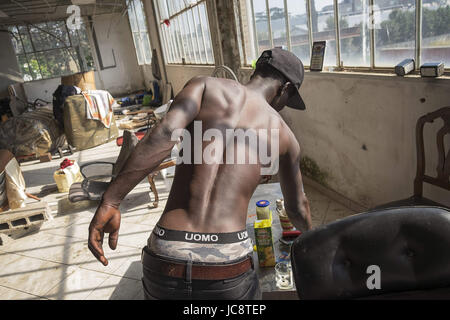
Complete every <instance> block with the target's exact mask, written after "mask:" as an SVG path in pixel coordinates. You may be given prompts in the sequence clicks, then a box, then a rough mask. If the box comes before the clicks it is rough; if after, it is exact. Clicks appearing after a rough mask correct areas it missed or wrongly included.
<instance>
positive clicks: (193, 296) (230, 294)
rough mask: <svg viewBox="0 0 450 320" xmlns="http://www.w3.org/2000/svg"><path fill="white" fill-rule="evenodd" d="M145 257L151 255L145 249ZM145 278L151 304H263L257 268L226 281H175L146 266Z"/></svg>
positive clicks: (144, 283) (143, 281) (144, 268)
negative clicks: (207, 302) (253, 302)
mask: <svg viewBox="0 0 450 320" xmlns="http://www.w3.org/2000/svg"><path fill="white" fill-rule="evenodd" d="M142 254H143V255H148V253H147V252H146V251H145V249H144V250H143V253H142ZM159 259H161V258H159ZM162 259H163V260H164V259H166V258H162ZM167 260H168V261H170V260H169V259H167ZM143 261H145V260H144V259H143ZM186 267H188V263H187V262H186ZM143 274H144V276H143V278H142V284H143V286H144V293H145V298H146V299H147V300H169V299H170V300H171V299H173V300H261V289H260V287H259V281H258V276H257V274H256V272H255V270H254V268H252V269H250V270H248V271H247V272H245V273H243V274H241V275H239V276H237V277H235V278H231V279H225V280H196V279H182V278H174V277H169V276H166V275H162V274H160V273H156V272H154V271H152V270H150V268H148V267H146V266H145V264H143Z"/></svg>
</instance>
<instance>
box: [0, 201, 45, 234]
mask: <svg viewBox="0 0 450 320" xmlns="http://www.w3.org/2000/svg"><path fill="white" fill-rule="evenodd" d="M49 217H50V207H49V206H48V203H47V202H45V201H40V202H37V203H32V204H28V205H27V206H26V207H24V208H19V209H14V210H8V211H5V212H1V213H0V233H6V234H11V233H14V232H16V231H19V230H23V229H25V228H29V227H31V226H34V225H39V224H42V223H43V222H44V221H47V220H48V219H49Z"/></svg>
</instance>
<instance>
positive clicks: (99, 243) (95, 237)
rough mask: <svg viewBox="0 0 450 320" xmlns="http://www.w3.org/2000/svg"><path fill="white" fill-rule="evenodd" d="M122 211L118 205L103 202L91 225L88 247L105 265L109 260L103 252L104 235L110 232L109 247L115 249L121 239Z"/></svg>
mask: <svg viewBox="0 0 450 320" xmlns="http://www.w3.org/2000/svg"><path fill="white" fill-rule="evenodd" d="M119 228H120V211H119V209H118V208H117V207H116V206H113V205H108V204H105V203H103V202H102V203H101V204H100V206H99V207H98V208H97V211H96V212H95V215H94V217H93V218H92V221H91V223H90V225H89V241H88V247H89V250H90V251H91V252H92V254H93V255H94V256H95V257H96V258H97V260H98V261H100V262H101V263H102V264H103V265H104V266H107V265H108V260H107V259H106V258H105V255H104V252H103V237H104V235H105V233H109V241H108V243H109V247H110V248H111V249H112V250H115V249H116V247H117V240H118V239H119Z"/></svg>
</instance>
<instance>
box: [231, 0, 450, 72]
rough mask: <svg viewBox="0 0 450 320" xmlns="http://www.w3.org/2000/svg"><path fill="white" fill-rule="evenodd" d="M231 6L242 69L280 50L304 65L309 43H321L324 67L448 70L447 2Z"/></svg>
mask: <svg viewBox="0 0 450 320" xmlns="http://www.w3.org/2000/svg"><path fill="white" fill-rule="evenodd" d="M234 1H235V2H236V3H237V6H238V7H239V11H240V19H237V22H238V28H239V29H240V30H239V32H238V34H239V35H240V37H241V39H239V41H240V42H241V43H242V44H241V50H242V51H243V55H244V57H245V59H243V60H246V61H244V62H245V63H244V64H245V65H250V64H251V61H252V60H254V59H256V58H257V57H258V56H259V55H260V54H261V52H262V51H263V50H265V49H268V48H271V47H275V46H284V47H285V48H287V49H288V50H290V51H292V52H293V53H295V54H296V55H297V56H298V57H299V58H300V59H301V60H302V61H303V62H304V65H305V66H308V65H309V63H310V52H311V46H312V43H313V42H314V41H323V40H325V41H326V42H327V47H326V51H325V60H324V66H333V67H336V66H340V64H341V63H342V66H343V67H357V68H358V67H360V68H370V69H376V68H381V69H383V68H393V67H394V66H395V65H396V64H398V63H399V62H400V61H402V60H404V59H406V58H412V59H415V60H416V66H417V69H418V68H419V67H420V65H421V64H423V63H426V62H444V64H445V65H446V69H448V68H450V0H234ZM417 8H419V9H418V10H417ZM336 39H338V40H339V41H336Z"/></svg>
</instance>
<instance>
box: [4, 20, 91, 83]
mask: <svg viewBox="0 0 450 320" xmlns="http://www.w3.org/2000/svg"><path fill="white" fill-rule="evenodd" d="M8 30H9V32H10V34H11V39H12V42H13V46H14V49H15V53H16V57H17V61H18V64H19V68H20V71H21V73H22V77H23V79H24V81H32V80H40V79H48V78H54V77H60V76H65V75H70V74H74V73H78V72H85V71H89V70H93V69H94V59H93V56H92V53H91V50H90V47H89V41H88V37H87V33H86V28H85V25H84V24H83V23H82V24H81V26H80V29H74V30H71V29H69V28H68V27H67V25H66V22H65V21H54V22H43V23H36V24H27V25H25V24H23V25H16V26H10V27H9V28H8Z"/></svg>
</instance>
